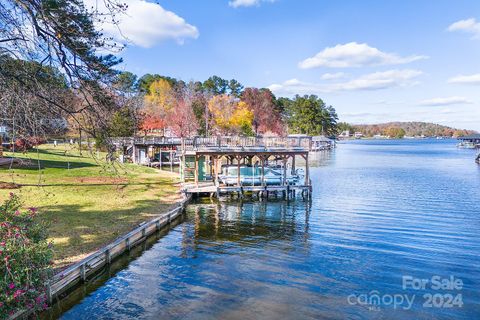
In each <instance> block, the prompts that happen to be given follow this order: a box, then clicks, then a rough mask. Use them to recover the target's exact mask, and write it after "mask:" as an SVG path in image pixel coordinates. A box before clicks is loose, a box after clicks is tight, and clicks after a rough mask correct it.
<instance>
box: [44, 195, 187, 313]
mask: <svg viewBox="0 0 480 320" xmlns="http://www.w3.org/2000/svg"><path fill="white" fill-rule="evenodd" d="M190 198H191V197H189V196H187V197H185V198H184V199H183V200H182V201H181V202H180V203H179V204H178V205H177V206H176V207H175V208H174V209H172V210H170V211H168V212H166V213H164V214H162V215H161V216H159V217H157V218H155V219H152V220H150V221H148V222H145V223H143V224H141V225H140V226H139V227H137V228H136V229H134V230H132V231H130V232H129V233H127V234H126V235H124V236H122V237H120V238H118V239H117V240H115V241H114V242H113V243H111V244H109V245H107V246H105V247H104V248H102V249H100V250H98V251H96V252H95V253H93V254H91V255H90V256H88V257H86V258H85V259H83V260H81V261H79V262H77V263H75V264H74V265H72V266H70V267H68V268H67V269H65V270H63V271H62V272H60V273H58V274H56V275H55V276H54V277H53V278H52V279H51V280H50V282H49V283H48V286H47V298H48V301H49V303H50V304H51V303H52V301H53V299H54V298H56V297H58V296H59V295H61V294H63V293H65V292H67V291H68V290H69V289H71V288H72V287H74V286H75V285H76V284H78V283H80V282H82V281H86V280H87V278H88V277H89V276H91V275H93V274H95V273H96V272H97V271H98V270H100V269H101V268H103V267H104V266H106V265H108V264H110V263H111V262H112V261H113V260H114V259H115V258H116V257H118V256H120V255H121V254H123V253H124V252H126V251H129V250H130V249H131V248H133V247H134V246H136V245H138V244H140V243H142V242H143V241H145V240H146V238H147V237H148V236H149V235H151V234H153V233H155V232H157V231H159V230H161V229H162V228H163V227H165V226H166V225H168V224H169V223H170V222H171V221H173V220H175V219H176V218H178V217H179V216H180V215H182V213H183V210H184V208H185V205H186V204H187V203H188V202H189V201H190Z"/></svg>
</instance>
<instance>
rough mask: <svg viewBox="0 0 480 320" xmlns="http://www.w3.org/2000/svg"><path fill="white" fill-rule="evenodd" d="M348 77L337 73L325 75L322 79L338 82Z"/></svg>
mask: <svg viewBox="0 0 480 320" xmlns="http://www.w3.org/2000/svg"><path fill="white" fill-rule="evenodd" d="M346 76H347V74H346V73H343V72H337V73H325V74H323V75H322V76H321V77H320V78H321V79H322V80H336V79H341V78H345V77H346Z"/></svg>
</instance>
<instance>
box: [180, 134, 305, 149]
mask: <svg viewBox="0 0 480 320" xmlns="http://www.w3.org/2000/svg"><path fill="white" fill-rule="evenodd" d="M311 143H312V138H311V137H240V136H212V137H194V138H188V139H183V142H182V144H181V148H184V150H185V151H236V150H242V151H243V150H252V151H275V150H282V151H289V150H291V151H309V150H310V147H311Z"/></svg>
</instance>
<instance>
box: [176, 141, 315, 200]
mask: <svg viewBox="0 0 480 320" xmlns="http://www.w3.org/2000/svg"><path fill="white" fill-rule="evenodd" d="M311 143H312V138H311V137H235V136H225V137H221V136H218V137H195V138H191V139H182V144H181V146H180V147H179V151H180V153H181V161H180V163H181V167H180V174H181V178H182V181H183V182H184V188H183V191H184V192H185V193H186V194H193V195H200V194H209V195H210V196H213V195H216V196H217V197H218V196H220V195H224V194H237V195H238V196H239V197H243V195H244V194H245V193H251V194H254V195H257V196H258V197H268V196H269V195H270V194H274V195H275V196H276V195H278V194H281V195H282V196H283V197H285V198H290V197H294V196H295V195H296V193H299V194H301V195H302V196H303V197H309V196H310V193H311V181H310V172H309V163H308V154H309V151H310V148H311ZM297 158H299V159H301V160H303V161H304V162H305V169H304V172H303V174H302V175H301V177H299V178H301V179H298V180H295V179H292V177H294V176H295V177H298V176H299V174H298V170H297V168H296V160H297ZM230 168H232V169H234V170H230V171H229V170H228V169H230ZM235 169H236V170H235ZM267 171H268V172H273V174H274V175H276V176H277V177H278V179H279V180H276V181H275V182H273V183H272V182H271V181H272V180H270V179H271V178H270V177H267ZM232 172H233V174H234V175H235V176H236V177H232ZM232 178H234V179H233V180H232ZM235 178H236V179H235Z"/></svg>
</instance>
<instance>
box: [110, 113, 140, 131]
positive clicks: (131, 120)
mask: <svg viewBox="0 0 480 320" xmlns="http://www.w3.org/2000/svg"><path fill="white" fill-rule="evenodd" d="M135 128H136V121H135V114H133V112H132V110H131V109H130V108H128V107H124V108H122V109H120V110H118V111H116V112H115V113H114V114H113V116H112V120H111V125H110V130H109V136H110V137H131V136H133V135H134V133H135Z"/></svg>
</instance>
